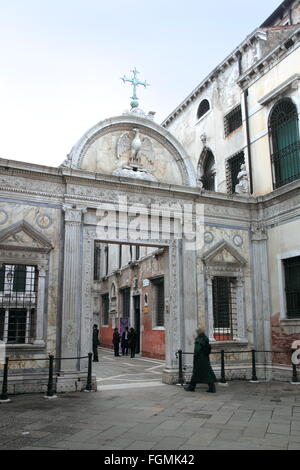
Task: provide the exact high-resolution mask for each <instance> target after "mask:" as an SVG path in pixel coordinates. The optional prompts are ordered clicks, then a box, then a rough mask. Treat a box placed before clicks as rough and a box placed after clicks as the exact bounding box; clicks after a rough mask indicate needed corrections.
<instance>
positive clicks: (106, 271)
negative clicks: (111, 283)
mask: <svg viewBox="0 0 300 470" xmlns="http://www.w3.org/2000/svg"><path fill="white" fill-rule="evenodd" d="M108 264H109V253H108V245H106V247H105V276H108Z"/></svg>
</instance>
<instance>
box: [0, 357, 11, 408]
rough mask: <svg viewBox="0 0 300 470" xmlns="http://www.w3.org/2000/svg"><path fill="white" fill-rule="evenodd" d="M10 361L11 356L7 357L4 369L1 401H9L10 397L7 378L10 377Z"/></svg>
mask: <svg viewBox="0 0 300 470" xmlns="http://www.w3.org/2000/svg"><path fill="white" fill-rule="evenodd" d="M8 361H9V358H8V357H6V358H5V363H4V369H3V383H2V393H1V395H0V403H8V402H10V399H9V398H8V394H7V379H8Z"/></svg>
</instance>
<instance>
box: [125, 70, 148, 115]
mask: <svg viewBox="0 0 300 470" xmlns="http://www.w3.org/2000/svg"><path fill="white" fill-rule="evenodd" d="M131 72H132V73H133V77H132V78H127V77H126V76H125V75H124V77H122V78H121V80H123V82H124V83H125V82H130V83H131V84H132V86H133V96H132V97H131V99H132V101H131V103H130V104H131V107H132V108H137V107H138V105H139V102H138V97H137V96H136V87H137V86H138V85H143V86H144V87H145V88H146V86H150V84H149V83H147V82H146V81H145V82H141V81H140V80H139V79H138V78H137V74H138V73H140V72H139V71H138V70H137V69H136V67H134V69H133V70H131Z"/></svg>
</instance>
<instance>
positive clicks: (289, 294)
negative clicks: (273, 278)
mask: <svg viewBox="0 0 300 470" xmlns="http://www.w3.org/2000/svg"><path fill="white" fill-rule="evenodd" d="M283 264H284V273H285V296H286V315H287V318H300V256H296V257H295V258H288V259H285V260H284V261H283Z"/></svg>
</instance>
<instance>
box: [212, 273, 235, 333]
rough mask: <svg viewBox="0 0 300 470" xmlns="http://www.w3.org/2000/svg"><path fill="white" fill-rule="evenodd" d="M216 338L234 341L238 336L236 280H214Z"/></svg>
mask: <svg viewBox="0 0 300 470" xmlns="http://www.w3.org/2000/svg"><path fill="white" fill-rule="evenodd" d="M212 288H213V316H214V338H215V339H216V340H217V341H226V340H233V339H234V337H236V336H237V304H236V279H235V278H231V277H214V278H213V285H212Z"/></svg>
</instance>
